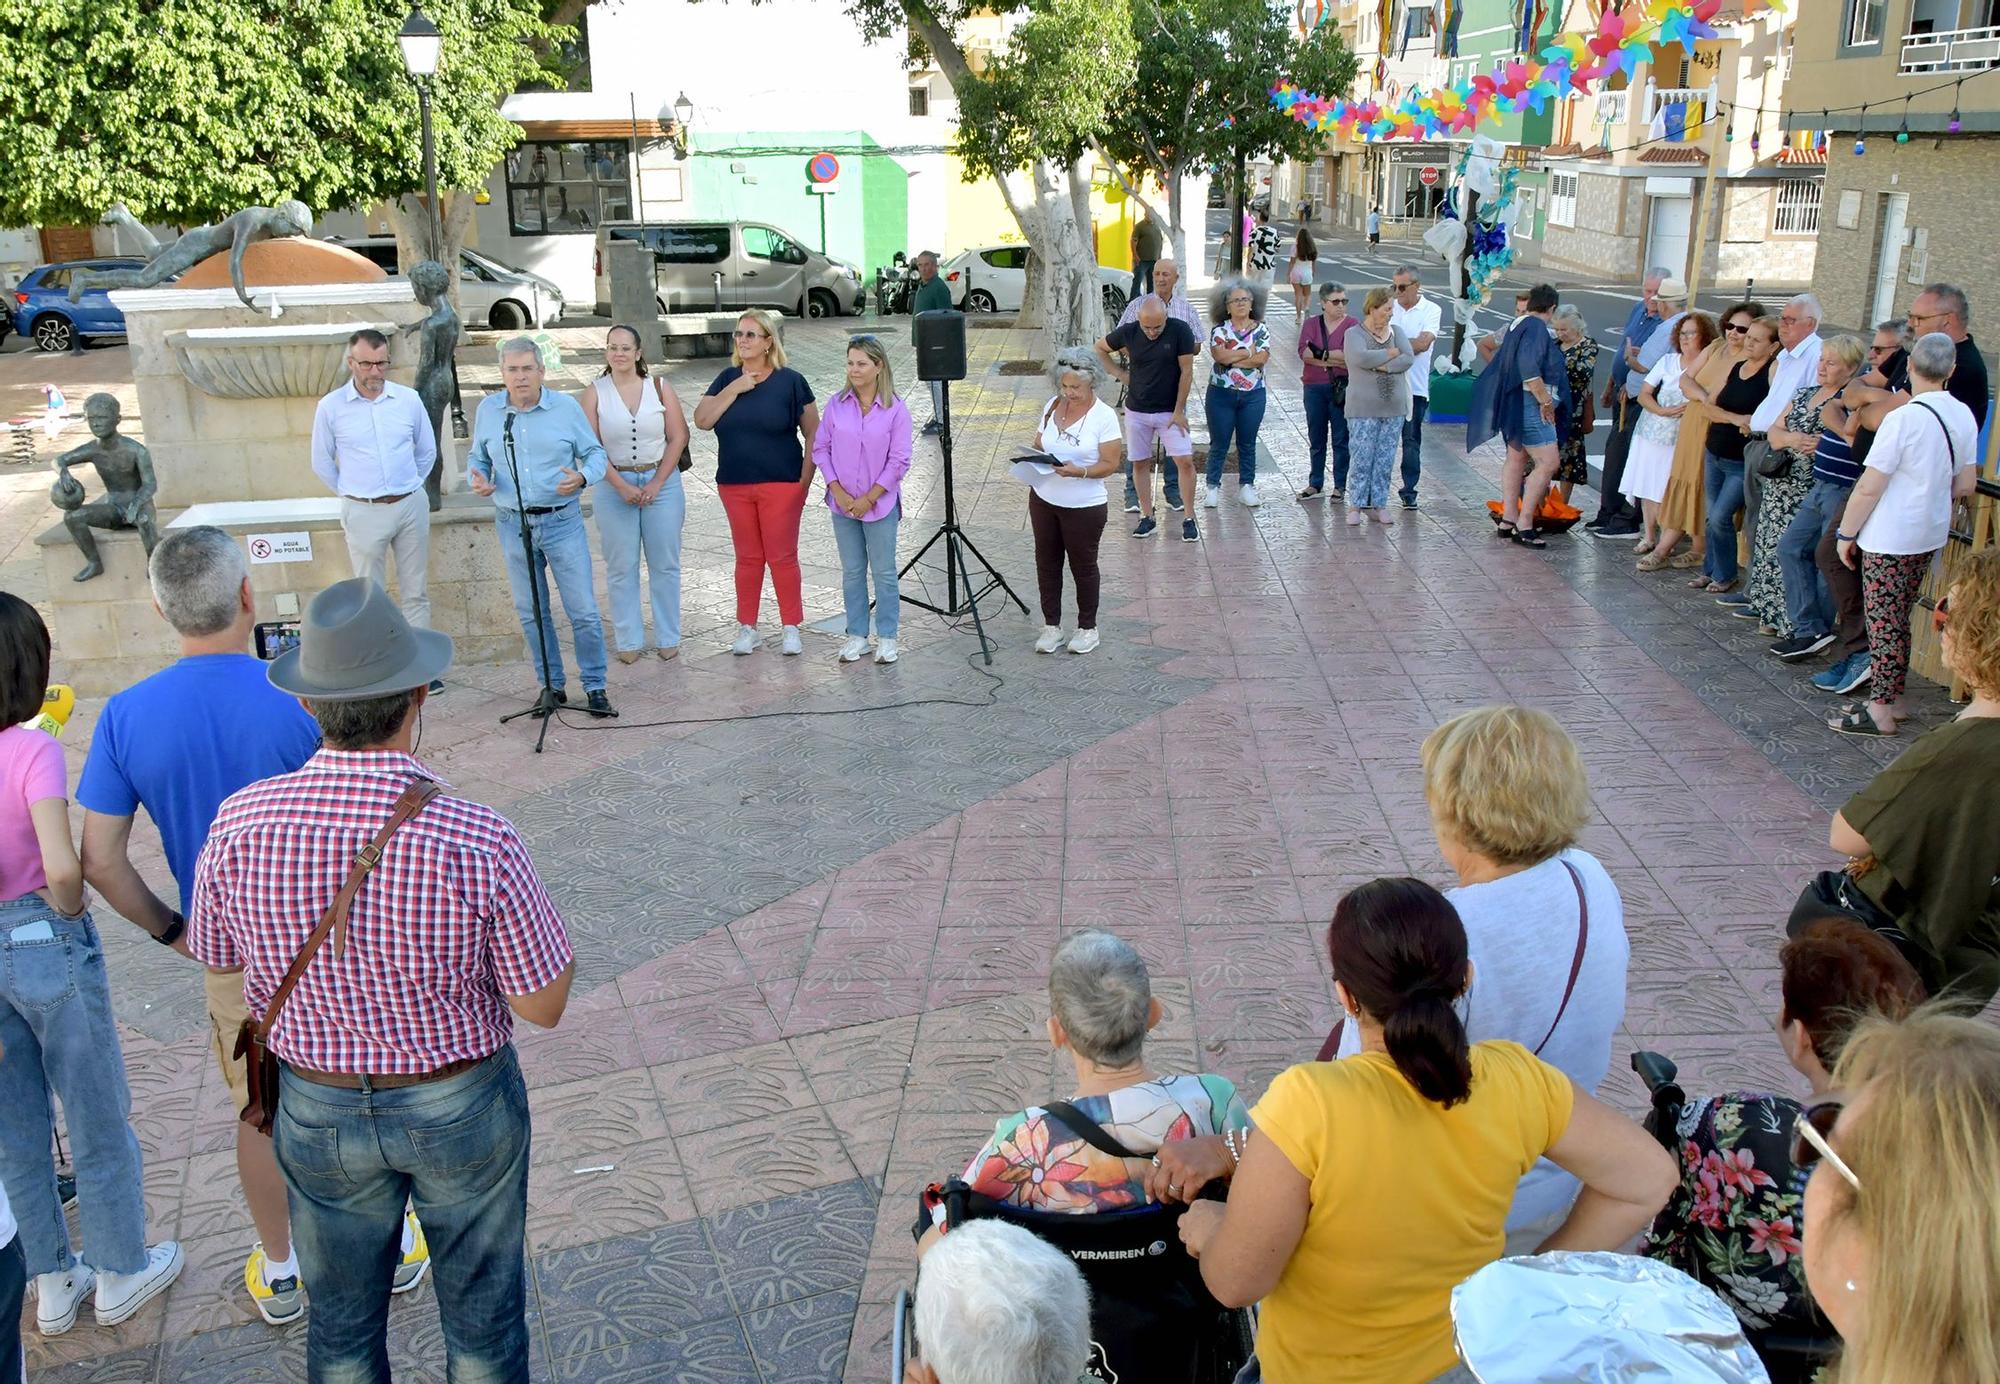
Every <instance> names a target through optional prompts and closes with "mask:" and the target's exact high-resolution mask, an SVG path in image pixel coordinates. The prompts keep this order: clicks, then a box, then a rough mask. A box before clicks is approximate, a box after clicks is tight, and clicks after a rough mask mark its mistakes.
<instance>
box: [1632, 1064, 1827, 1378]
mask: <svg viewBox="0 0 2000 1384" xmlns="http://www.w3.org/2000/svg"><path fill="white" fill-rule="evenodd" d="M1632 1070H1633V1071H1634V1072H1635V1073H1636V1074H1637V1075H1638V1077H1639V1080H1640V1081H1641V1082H1642V1083H1643V1084H1644V1085H1645V1087H1646V1092H1647V1094H1648V1096H1649V1097H1650V1098H1651V1102H1652V1108H1651V1109H1650V1110H1648V1111H1647V1112H1646V1118H1645V1119H1644V1120H1643V1121H1641V1123H1642V1124H1643V1125H1644V1126H1645V1130H1646V1132H1647V1133H1648V1134H1650V1135H1652V1136H1653V1137H1654V1138H1655V1139H1657V1140H1658V1141H1659V1143H1660V1146H1661V1147H1662V1148H1664V1149H1665V1150H1666V1151H1667V1152H1668V1153H1670V1154H1672V1155H1673V1156H1674V1165H1675V1166H1676V1167H1679V1166H1680V1153H1681V1141H1680V1133H1679V1129H1680V1118H1681V1111H1682V1109H1683V1108H1685V1107H1686V1105H1687V1093H1686V1092H1685V1091H1683V1090H1682V1089H1681V1088H1680V1085H1679V1084H1678V1081H1677V1078H1678V1077H1679V1075H1680V1071H1679V1069H1678V1068H1676V1067H1675V1066H1674V1064H1673V1063H1672V1062H1671V1061H1669V1060H1668V1059H1667V1058H1665V1057H1662V1056H1661V1055H1660V1054H1659V1053H1656V1052H1635V1053H1633V1054H1632ZM1743 1334H1744V1335H1745V1336H1746V1337H1747V1338H1748V1339H1749V1341H1750V1348H1751V1349H1752V1350H1754V1351H1756V1352H1757V1357H1758V1358H1759V1359H1760V1360H1762V1361H1763V1362H1764V1368H1765V1369H1767V1370H1769V1371H1770V1374H1771V1380H1772V1384H1812V1379H1813V1377H1814V1375H1816V1374H1817V1373H1818V1372H1819V1370H1820V1369H1821V1368H1822V1367H1823V1366H1825V1365H1828V1364H1831V1363H1832V1361H1833V1358H1834V1356H1836V1355H1838V1354H1839V1353H1840V1337H1839V1336H1838V1335H1837V1334H1835V1332H1834V1330H1833V1328H1832V1327H1831V1326H1828V1327H1827V1328H1826V1332H1825V1334H1824V1335H1819V1334H1813V1335H1806V1334H1803V1333H1800V1332H1797V1331H1782V1330H1771V1329H1769V1328H1764V1329H1753V1328H1751V1327H1749V1326H1747V1325H1746V1326H1745V1327H1744V1328H1743Z"/></svg>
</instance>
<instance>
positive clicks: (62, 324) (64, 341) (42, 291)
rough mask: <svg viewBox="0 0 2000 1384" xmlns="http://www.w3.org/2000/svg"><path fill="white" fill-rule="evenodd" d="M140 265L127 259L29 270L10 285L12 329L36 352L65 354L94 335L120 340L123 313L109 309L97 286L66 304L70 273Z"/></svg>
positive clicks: (107, 297) (105, 294) (103, 292)
mask: <svg viewBox="0 0 2000 1384" xmlns="http://www.w3.org/2000/svg"><path fill="white" fill-rule="evenodd" d="M144 263H145V261H144V260H142V259H136V258H131V257H123V258H106V259H89V260H69V261H67V262H66V263H63V264H45V265H43V266H41V267H40V268H39V269H30V270H29V271H28V272H27V273H26V274H25V275H23V276H22V278H21V282H20V283H18V284H16V285H15V286H14V292H13V299H14V301H13V303H12V305H11V306H12V309H13V317H14V330H15V331H17V332H19V333H20V334H21V335H22V336H24V337H27V338H28V339H29V340H30V341H32V342H34V343H35V348H36V349H37V350H41V351H55V352H60V351H68V350H71V349H73V348H74V347H75V346H76V345H77V344H78V343H79V342H87V341H89V340H90V339H91V338H92V337H96V336H123V335H124V334H125V314H124V313H122V312H120V311H118V309H117V308H115V307H113V306H111V296H110V294H109V293H108V292H107V291H106V290H104V289H101V288H92V289H87V290H85V291H84V295H83V298H82V300H81V301H80V302H75V303H72V302H71V301H70V300H69V280H70V275H71V274H73V273H75V272H77V271H79V270H91V269H137V268H139V267H140V266H141V265H143V264H144Z"/></svg>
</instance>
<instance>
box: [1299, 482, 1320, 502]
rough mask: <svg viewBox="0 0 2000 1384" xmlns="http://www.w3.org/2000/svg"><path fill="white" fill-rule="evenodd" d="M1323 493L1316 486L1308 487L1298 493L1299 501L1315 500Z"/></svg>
mask: <svg viewBox="0 0 2000 1384" xmlns="http://www.w3.org/2000/svg"><path fill="white" fill-rule="evenodd" d="M1323 493H1324V492H1323V491H1321V490H1320V488H1319V487H1318V486H1316V485H1309V486H1307V487H1306V488H1305V489H1304V490H1301V491H1300V492H1299V498H1300V499H1301V500H1317V499H1318V498H1319V497H1320V496H1321V495H1322V494H1323Z"/></svg>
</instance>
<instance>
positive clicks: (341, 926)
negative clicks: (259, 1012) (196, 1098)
mask: <svg viewBox="0 0 2000 1384" xmlns="http://www.w3.org/2000/svg"><path fill="white" fill-rule="evenodd" d="M443 791H444V790H443V789H441V788H440V787H439V786H438V784H437V781H436V780H435V779H428V778H417V779H414V780H412V781H411V783H410V786H409V787H407V788H405V789H404V790H403V794H402V796H401V797H399V798H397V799H396V806H395V810H394V811H392V812H391V813H390V814H389V820H388V821H386V822H384V823H383V824H382V827H381V830H379V831H377V832H376V833H375V837H374V839H373V840H371V841H370V842H369V843H368V844H367V845H366V846H364V847H362V849H361V850H360V851H359V852H358V853H357V854H356V855H355V857H354V864H353V865H352V866H350V867H349V868H348V871H347V879H346V881H345V882H344V883H343V884H342V885H341V886H340V892H339V893H337V894H335V895H334V896H333V902H332V903H330V904H328V905H327V907H326V912H325V913H322V914H321V915H320V920H319V922H318V924H316V925H315V926H314V928H313V930H312V932H311V933H310V934H309V935H308V936H307V937H306V941H305V945H304V946H302V947H300V948H299V954H298V955H297V956H295V957H293V958H292V965H291V969H290V970H288V971H286V972H285V978H284V979H283V980H282V981H280V982H279V983H278V989H277V993H276V994H274V995H272V996H271V1003H270V1004H269V1005H268V1006H267V1007H266V1008H265V1010H264V1017H263V1018H262V1019H261V1020H260V1019H257V1018H255V1017H254V1016H253V1017H251V1018H247V1019H245V1020H244V1021H243V1027H242V1028H240V1029H238V1030H237V1033H236V1056H238V1057H240V1058H242V1059H243V1063H244V1067H245V1068H246V1075H247V1076H248V1078H249V1088H250V1099H249V1102H248V1103H247V1104H246V1105H245V1106H244V1107H243V1109H242V1111H241V1112H240V1116H239V1118H241V1119H242V1121H243V1123H244V1124H247V1125H249V1126H251V1127H252V1128H253V1129H255V1130H256V1131H257V1132H258V1133H259V1134H269V1133H270V1132H271V1123H272V1121H273V1120H275V1119H277V1117H278V1058H277V1055H276V1054H275V1053H273V1052H272V1051H271V1031H272V1029H273V1028H275V1027H276V1026H277V1023H278V1012H279V1011H280V1010H282V1009H283V1008H284V1007H285V1001H286V1000H288V999H290V998H291V996H292V990H293V988H294V987H296V986H297V985H298V983H299V978H300V977H301V976H303V975H304V974H305V973H306V966H307V964H308V963H310V962H311V961H312V959H313V953H315V952H317V951H318V950H319V948H320V944H321V943H322V942H324V941H326V938H327V934H328V933H332V934H333V954H334V955H335V956H339V955H340V954H341V953H342V952H343V951H345V950H346V948H347V911H348V909H350V908H351V907H353V905H354V896H355V895H356V894H358V893H360V892H361V883H362V881H363V880H365V879H367V878H368V875H369V872H370V871H372V870H373V869H374V868H375V867H376V866H377V865H379V864H381V863H382V848H383V847H384V846H386V845H388V844H389V838H390V837H392V836H394V835H395V834H396V829H397V828H398V827H400V826H402V825H403V823H405V822H407V821H409V820H410V818H412V817H414V816H416V815H417V813H419V812H421V811H422V810H423V808H424V804H425V803H428V802H429V801H430V800H431V799H432V798H435V797H436V796H437V795H438V794H439V793H441V792H443Z"/></svg>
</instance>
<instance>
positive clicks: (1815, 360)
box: [1715, 293, 1825, 607]
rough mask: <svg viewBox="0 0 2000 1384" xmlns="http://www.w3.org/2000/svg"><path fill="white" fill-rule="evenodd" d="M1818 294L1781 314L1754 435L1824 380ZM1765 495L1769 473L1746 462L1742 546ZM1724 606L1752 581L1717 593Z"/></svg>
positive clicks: (1745, 593) (1804, 296)
mask: <svg viewBox="0 0 2000 1384" xmlns="http://www.w3.org/2000/svg"><path fill="white" fill-rule="evenodd" d="M1824 315H1825V314H1824V313H1822V312H1821V311H1820V306H1819V299H1817V298H1815V297H1813V296H1812V294H1810V293H1801V294H1800V295H1799V296H1798V297H1796V298H1794V299H1792V301H1791V302H1789V303H1787V304H1785V307H1784V311H1782V312H1780V313H1779V314H1778V354H1777V355H1776V356H1774V357H1772V359H1771V390H1770V392H1769V393H1768V394H1766V395H1765V396H1764V402H1763V403H1761V404H1759V405H1757V407H1756V409H1755V410H1753V411H1752V412H1751V414H1750V435H1751V436H1752V437H1762V436H1763V435H1764V434H1765V433H1767V432H1769V431H1770V430H1771V429H1772V428H1775V427H1777V426H1779V425H1780V424H1782V423H1783V422H1784V421H1785V411H1786V410H1787V409H1789V408H1790V407H1791V406H1792V396H1793V395H1794V394H1797V393H1798V392H1799V391H1800V390H1801V389H1803V388H1805V387H1806V386H1807V385H1809V384H1814V385H1816V384H1818V382H1819V348H1820V335H1819V323H1820V318H1821V317H1823V316H1824ZM1763 500H1764V477H1763V474H1762V473H1761V472H1759V471H1758V470H1757V468H1756V467H1754V466H1746V467H1744V468H1743V530H1742V533H1743V552H1744V553H1746V554H1747V553H1749V552H1750V550H1751V540H1752V538H1753V536H1754V535H1755V534H1756V532H1757V510H1758V508H1759V507H1760V506H1761V505H1762V503H1763ZM1715 603H1716V604H1717V605H1720V606H1735V607H1741V606H1746V605H1748V604H1749V603H1750V592H1749V588H1748V586H1747V584H1746V585H1745V586H1744V587H1741V588H1738V589H1737V590H1735V591H1732V592H1730V593H1729V594H1727V595H1724V596H1718V597H1716V601H1715Z"/></svg>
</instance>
